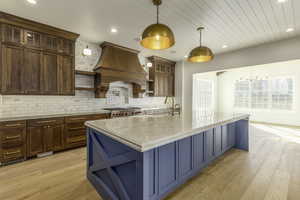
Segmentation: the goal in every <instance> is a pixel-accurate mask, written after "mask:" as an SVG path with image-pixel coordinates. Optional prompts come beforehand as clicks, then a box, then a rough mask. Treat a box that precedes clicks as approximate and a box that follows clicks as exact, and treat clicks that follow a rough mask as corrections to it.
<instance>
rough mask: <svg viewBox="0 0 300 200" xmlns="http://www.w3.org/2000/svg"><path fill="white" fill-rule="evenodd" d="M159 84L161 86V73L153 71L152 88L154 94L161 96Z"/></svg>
mask: <svg viewBox="0 0 300 200" xmlns="http://www.w3.org/2000/svg"><path fill="white" fill-rule="evenodd" d="M161 86H162V78H161V73H155V88H154V96H156V97H159V96H161Z"/></svg>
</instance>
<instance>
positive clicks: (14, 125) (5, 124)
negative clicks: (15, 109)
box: [0, 121, 26, 130]
mask: <svg viewBox="0 0 300 200" xmlns="http://www.w3.org/2000/svg"><path fill="white" fill-rule="evenodd" d="M25 126H26V121H11V122H0V130H1V129H8V128H25Z"/></svg>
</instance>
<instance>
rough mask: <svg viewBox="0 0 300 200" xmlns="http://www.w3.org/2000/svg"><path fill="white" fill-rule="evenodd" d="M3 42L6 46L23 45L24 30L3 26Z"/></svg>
mask: <svg viewBox="0 0 300 200" xmlns="http://www.w3.org/2000/svg"><path fill="white" fill-rule="evenodd" d="M2 42H5V43H6V44H13V45H22V43H23V30H22V29H21V28H19V27H16V26H12V25H8V24H2Z"/></svg>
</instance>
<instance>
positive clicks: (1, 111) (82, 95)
mask: <svg viewBox="0 0 300 200" xmlns="http://www.w3.org/2000/svg"><path fill="white" fill-rule="evenodd" d="M86 46H88V47H89V48H90V49H92V52H93V53H92V56H88V57H87V56H83V55H82V51H83V49H84V48H86ZM100 54H101V48H100V47H99V45H98V44H92V43H87V42H85V41H83V40H80V39H79V40H78V41H77V42H76V57H75V66H76V69H77V70H84V71H92V70H93V68H94V66H95V65H96V64H97V62H98V59H99V57H100ZM140 59H141V63H144V62H145V61H144V58H142V57H140ZM75 84H76V86H80V87H91V86H92V85H93V78H91V77H87V76H82V75H76V81H75ZM128 90H130V87H129V88H128ZM129 93H130V92H129ZM125 96H126V95H125ZM122 98H123V97H122ZM124 105H126V106H140V107H159V108H165V107H166V106H165V105H164V98H161V97H144V98H138V99H134V98H132V96H130V95H128V97H127V99H126V100H122V101H119V102H117V103H116V101H114V102H112V101H111V99H96V98H94V93H93V92H88V91H76V95H75V96H22V95H12V96H6V95H5V96H1V95H0V117H12V116H26V115H44V114H63V113H75V112H92V111H97V110H100V109H102V108H105V107H112V106H124Z"/></svg>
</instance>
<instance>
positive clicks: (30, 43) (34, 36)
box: [24, 30, 42, 48]
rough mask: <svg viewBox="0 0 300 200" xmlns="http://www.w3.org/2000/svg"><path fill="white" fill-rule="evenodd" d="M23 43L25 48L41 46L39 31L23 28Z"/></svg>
mask: <svg viewBox="0 0 300 200" xmlns="http://www.w3.org/2000/svg"><path fill="white" fill-rule="evenodd" d="M24 44H25V46H26V47H27V48H30V47H32V48H41V46H42V45H41V44H42V35H41V34H40V33H37V32H34V31H29V30H25V31H24Z"/></svg>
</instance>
